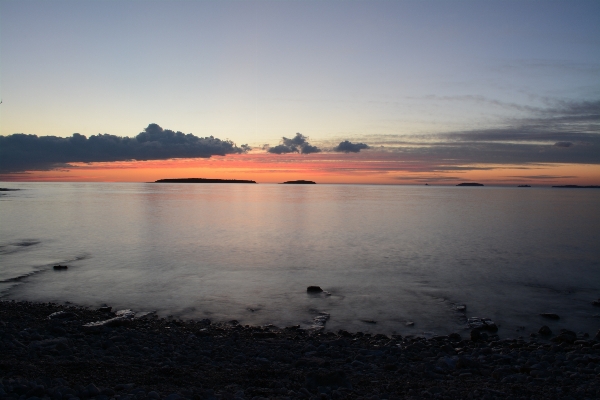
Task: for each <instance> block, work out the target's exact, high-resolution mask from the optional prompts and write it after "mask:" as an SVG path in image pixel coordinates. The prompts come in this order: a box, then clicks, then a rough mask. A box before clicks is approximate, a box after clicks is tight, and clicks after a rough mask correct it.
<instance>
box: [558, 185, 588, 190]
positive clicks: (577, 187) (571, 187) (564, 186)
mask: <svg viewBox="0 0 600 400" xmlns="http://www.w3.org/2000/svg"><path fill="white" fill-rule="evenodd" d="M552 187H553V188H563V189H600V186H597V185H591V186H579V185H562V186H552Z"/></svg>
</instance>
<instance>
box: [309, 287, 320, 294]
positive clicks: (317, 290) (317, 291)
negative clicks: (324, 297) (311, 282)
mask: <svg viewBox="0 0 600 400" xmlns="http://www.w3.org/2000/svg"><path fill="white" fill-rule="evenodd" d="M322 291H323V289H321V287H320V286H309V287H307V288H306V292H307V293H321V292H322Z"/></svg>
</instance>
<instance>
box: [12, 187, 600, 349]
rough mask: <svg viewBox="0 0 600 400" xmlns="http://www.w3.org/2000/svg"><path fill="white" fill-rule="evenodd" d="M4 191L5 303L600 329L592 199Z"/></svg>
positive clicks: (390, 325) (282, 190)
mask: <svg viewBox="0 0 600 400" xmlns="http://www.w3.org/2000/svg"><path fill="white" fill-rule="evenodd" d="M2 186H3V187H12V188H20V189H22V190H20V191H13V192H2V193H3V195H2V196H0V246H1V247H0V295H2V296H3V297H4V298H9V299H27V300H35V301H55V302H64V301H70V302H73V303H77V304H83V305H89V306H98V305H100V304H102V303H108V304H109V305H112V306H113V307H116V308H133V309H135V310H139V311H149V310H157V311H158V312H159V314H161V315H169V314H172V315H176V316H180V317H184V318H207V317H208V318H211V319H213V320H217V321H228V320H231V319H237V320H239V321H240V322H241V323H243V324H266V323H273V324H275V325H278V326H287V325H293V324H302V325H303V326H309V325H310V324H311V323H312V319H313V318H314V317H315V316H316V315H318V313H319V312H327V313H330V314H331V319H330V320H329V322H328V323H327V329H331V330H337V329H340V328H344V329H349V330H353V331H358V330H360V331H363V332H381V333H391V332H397V333H402V334H408V333H413V334H423V333H425V334H433V333H436V334H444V333H450V332H452V331H459V332H460V331H461V329H464V328H465V327H466V324H465V320H464V314H461V313H459V312H457V311H455V310H454V309H453V307H454V306H455V305H456V304H466V305H467V313H466V316H468V317H471V316H478V317H487V318H491V319H492V320H494V321H495V322H496V323H498V324H500V325H501V329H500V332H499V333H500V335H501V336H503V337H515V336H518V335H525V334H528V333H529V332H531V331H537V329H539V327H540V326H541V325H543V324H548V325H550V326H551V328H552V329H558V328H561V327H569V328H571V329H574V330H579V331H587V332H589V333H592V332H595V330H597V329H598V328H599V327H600V318H598V314H599V313H600V309H599V308H597V307H594V306H592V305H591V302H592V301H593V300H594V299H597V298H599V297H600V245H598V244H599V243H600V191H599V190H593V189H590V190H586V189H580V190H569V189H551V188H496V187H416V186H360V185H268V184H259V185H251V184H152V183H140V184H132V183H3V184H2ZM58 263H61V264H67V265H68V266H69V269H68V270H67V271H54V270H53V269H52V266H53V265H56V264H58ZM309 285H319V286H321V287H322V288H323V289H325V290H327V291H329V292H331V296H326V295H309V294H307V293H306V287H307V286H309ZM542 312H554V313H557V314H559V315H560V316H561V319H560V321H558V322H553V321H547V320H543V319H542V318H541V317H539V316H538V314H539V313H542ZM366 320H372V321H376V323H375V324H373V323H366V322H364V321H366ZM407 321H413V322H414V326H413V327H408V326H406V322H407ZM518 327H525V331H522V330H519V331H517V329H519V328H518Z"/></svg>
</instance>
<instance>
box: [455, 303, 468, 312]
mask: <svg viewBox="0 0 600 400" xmlns="http://www.w3.org/2000/svg"><path fill="white" fill-rule="evenodd" d="M456 311H460V312H465V311H467V306H466V305H464V304H461V305H457V306H456Z"/></svg>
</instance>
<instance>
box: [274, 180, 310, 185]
mask: <svg viewBox="0 0 600 400" xmlns="http://www.w3.org/2000/svg"><path fill="white" fill-rule="evenodd" d="M282 184H287V185H316V184H317V182H313V181H304V180H302V179H300V180H298V181H287V182H283V183H282Z"/></svg>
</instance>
